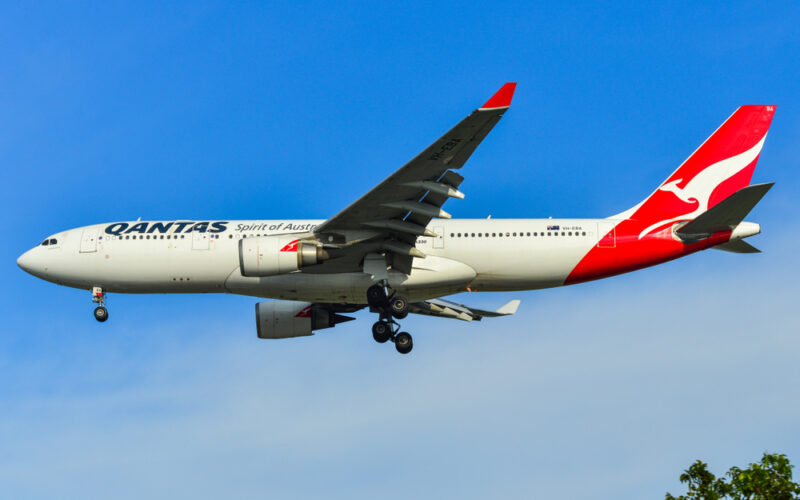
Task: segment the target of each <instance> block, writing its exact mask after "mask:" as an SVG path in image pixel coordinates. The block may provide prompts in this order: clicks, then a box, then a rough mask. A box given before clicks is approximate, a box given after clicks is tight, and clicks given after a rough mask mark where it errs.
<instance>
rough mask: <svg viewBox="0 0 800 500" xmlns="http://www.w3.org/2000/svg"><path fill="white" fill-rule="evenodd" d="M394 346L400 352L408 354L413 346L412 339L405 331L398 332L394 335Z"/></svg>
mask: <svg viewBox="0 0 800 500" xmlns="http://www.w3.org/2000/svg"><path fill="white" fill-rule="evenodd" d="M394 348H395V349H397V352H399V353H400V354H408V353H410V352H411V349H413V348H414V340H413V339H412V338H411V335H409V334H408V333H406V332H400V333H398V334H397V335H395V336H394Z"/></svg>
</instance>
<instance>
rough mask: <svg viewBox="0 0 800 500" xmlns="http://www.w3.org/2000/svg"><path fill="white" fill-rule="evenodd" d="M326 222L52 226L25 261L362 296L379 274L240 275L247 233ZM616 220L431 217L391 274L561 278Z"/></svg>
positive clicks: (85, 272) (195, 283)
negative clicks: (403, 268) (407, 268)
mask: <svg viewBox="0 0 800 500" xmlns="http://www.w3.org/2000/svg"><path fill="white" fill-rule="evenodd" d="M322 222H323V221H321V220H299V221H267V220H264V221H262V220H259V221H255V220H253V221H224V222H214V221H212V222H206V223H197V222H194V221H192V222H188V221H185V222H182V223H180V224H179V222H172V223H170V222H161V223H160V225H158V224H159V223H154V222H140V221H135V222H127V223H108V224H99V225H94V226H86V227H81V228H77V229H72V230H68V231H64V232H61V233H58V234H56V235H53V236H51V237H50V239H51V241H52V240H53V239H55V240H56V244H52V245H47V246H38V247H35V248H33V249H31V250H30V251H29V252H28V253H26V254H25V255H24V256H23V257H22V258H21V259H20V262H25V263H27V264H26V265H27V266H28V269H30V272H32V273H33V274H35V275H37V276H39V277H40V278H43V279H46V280H48V281H52V282H54V283H58V284H62V285H66V286H71V287H75V288H82V289H91V288H92V287H102V289H103V290H104V291H106V292H118V293H211V292H224V293H235V294H241V295H252V296H257V297H266V298H275V299H289V300H302V301H309V302H348V303H355V304H361V303H365V302H366V300H365V296H364V290H365V289H366V288H367V287H368V286H369V285H370V284H372V283H373V276H371V275H369V274H366V273H364V272H347V273H330V274H319V273H315V272H310V271H308V270H305V269H301V270H300V271H297V272H293V273H289V274H283V275H278V276H270V277H262V278H255V277H244V276H242V274H241V271H240V268H239V265H240V264H239V240H240V239H243V238H253V237H258V236H268V235H270V236H271V235H277V234H289V233H297V234H305V235H308V234H309V231H312V230H313V228H314V227H316V226H317V225H319V224H321V223H322ZM613 225H614V222H613V221H609V220H607V219H600V220H597V219H560V220H554V219H496V220H493V219H457V220H453V219H450V220H447V219H434V220H433V221H432V222H431V223H430V225H429V226H428V228H429V229H430V230H432V231H433V232H435V233H436V234H437V235H438V236H437V237H435V238H434V237H419V238H418V240H417V244H416V247H417V248H418V249H419V250H420V251H422V252H423V253H424V254H425V255H426V256H427V257H426V258H415V259H414V263H413V269H412V272H411V274H410V275H408V276H407V275H405V274H401V273H397V272H393V271H389V281H390V283H391V285H392V286H393V288H395V289H397V290H400V291H402V292H403V293H405V294H407V296H408V297H409V299H411V300H422V299H426V298H432V297H439V296H444V295H449V294H452V293H457V292H460V291H466V290H473V291H476V290H481V291H501V290H526V289H538V288H548V287H554V286H560V285H563V284H564V282H565V280H566V278H567V276H568V275H569V273H570V272H571V271H572V270H573V269H574V268H575V266H576V265H577V264H578V262H580V260H581V259H582V258H583V257H584V256H585V255H586V254H587V253H588V252H589V251H590V250H591V249H592V248H593V247H594V246H596V245H597V244H598V241H599V236H598V235H600V236H602V234H605V233H607V232H608V230H609V228H611V227H613ZM154 226H155V227H154ZM165 227H166V229H164V228H165ZM556 228H557V229H556ZM187 231H189V232H187ZM212 231H213V232H212ZM601 233H602V234H601Z"/></svg>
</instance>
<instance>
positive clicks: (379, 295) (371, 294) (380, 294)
mask: <svg viewBox="0 0 800 500" xmlns="http://www.w3.org/2000/svg"><path fill="white" fill-rule="evenodd" d="M386 300H387V297H386V290H385V289H384V288H383V287H382V286H380V285H372V286H371V287H369V288H367V304H369V305H370V307H375V308H380V307H383V306H384V305H385V304H386Z"/></svg>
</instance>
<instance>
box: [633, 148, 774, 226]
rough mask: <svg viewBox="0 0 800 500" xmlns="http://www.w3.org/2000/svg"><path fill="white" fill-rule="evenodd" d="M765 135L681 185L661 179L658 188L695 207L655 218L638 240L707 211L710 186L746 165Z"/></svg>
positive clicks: (752, 158)
mask: <svg viewBox="0 0 800 500" xmlns="http://www.w3.org/2000/svg"><path fill="white" fill-rule="evenodd" d="M766 138H767V134H764V137H762V138H761V140H760V141H758V142H757V143H756V145H755V146H753V147H752V148H750V149H748V150H747V151H745V152H744V153H739V154H738V155H736V156H731V157H730V158H726V159H724V160H720V161H718V162H717V163H714V164H713V165H709V166H708V167H706V168H704V169H703V170H701V171H700V173H698V174H697V175H695V176H694V177H693V178H692V180H690V181H689V182H688V183H687V184H686V186H685V187H683V188H679V187H678V184H680V182H681V181H683V179H682V178H681V179H676V180H674V181H669V182H665V183H664V184H663V185H662V186H661V187H659V188H658V190H659V191H669V192H670V193H672V194H674V195H675V196H677V197H678V198H679V199H680V200H681V201H683V202H685V203H692V202H697V208H695V209H694V211H693V212H689V213H685V214H682V215H679V216H677V217H673V218H671V219H665V220H662V221H658V222H656V223H655V224H652V225H650V226H648V227H647V228H646V229H645V230H644V231H642V232H641V233H640V234H639V239H640V240H641V239H642V238H644V237H645V236H646V235H648V234H650V233H651V232H652V231H653V230H654V229H656V228H658V227H661V226H663V225H665V224H669V223H672V222H675V221H679V220H687V219H694V218H695V217H697V216H698V215H700V214H702V213H703V212H705V211H706V210H708V199H709V198H710V197H711V193H712V192H714V189H716V187H717V186H719V185H720V184H722V183H723V182H725V181H726V180H728V179H730V178H731V177H733V176H734V175H736V174H737V173H739V172H741V171H742V170H743V169H744V168H745V167H747V166H748V165H750V164H751V163H752V162H753V160H755V159H756V158H757V157H758V155H759V153H761V147H762V146H763V145H764V140H765V139H766Z"/></svg>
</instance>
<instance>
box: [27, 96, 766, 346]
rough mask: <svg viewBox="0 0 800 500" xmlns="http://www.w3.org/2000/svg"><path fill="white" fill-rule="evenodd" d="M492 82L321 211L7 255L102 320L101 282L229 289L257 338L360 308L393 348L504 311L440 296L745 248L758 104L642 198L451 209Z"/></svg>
mask: <svg viewBox="0 0 800 500" xmlns="http://www.w3.org/2000/svg"><path fill="white" fill-rule="evenodd" d="M515 88H516V83H514V82H509V83H506V84H505V85H503V86H502V87H501V88H500V90H498V91H497V92H496V93H495V94H494V95H493V96H492V97H491V98H490V99H489V100H488V101H487V102H486V103H485V104H484V105H483V106H481V107H480V108H478V109H476V110H475V111H473V112H472V113H471V114H470V115H469V116H467V117H466V118H464V119H463V120H462V121H461V122H459V123H458V124H457V125H456V126H455V127H453V128H452V129H451V130H450V131H448V132H447V133H446V134H444V135H443V136H442V137H441V138H439V139H438V140H437V141H436V142H434V143H433V144H431V145H430V146H429V147H428V148H427V149H425V150H424V151H422V152H421V153H420V154H419V155H417V156H416V157H415V158H414V159H412V160H411V161H409V162H408V163H407V164H406V165H404V166H403V167H402V168H400V169H399V170H397V171H395V172H394V173H393V174H391V175H390V176H389V177H387V178H386V179H385V180H384V181H383V182H381V183H380V184H378V185H377V186H375V187H374V188H373V189H372V190H370V191H369V192H367V193H366V194H364V195H363V196H361V197H360V198H358V199H357V200H356V201H354V202H353V203H352V204H350V205H349V206H347V207H346V208H344V209H343V210H342V211H340V212H339V213H337V214H336V215H334V216H333V217H331V218H329V219H327V220H240V221H233V220H222V221H219V220H215V221H210V220H209V221H193V220H172V221H142V220H136V221H122V222H110V223H105V224H95V225H91V226H85V227H79V228H76V229H70V230H67V231H61V232H59V233H56V234H54V235H52V236H48V237H47V238H45V240H44V241H42V243H41V244H39V245H38V246H36V247H34V248H32V249H30V250H28V251H27V252H25V253H24V254H23V255H22V256H20V257H19V259H18V260H17V264H18V265H19V267H20V268H22V269H23V270H24V271H26V272H28V273H30V274H32V275H34V276H36V277H38V278H41V279H44V280H47V281H50V282H53V283H56V284H59V285H65V286H69V287H74V288H79V289H84V290H90V291H91V293H92V300H93V301H94V302H95V303H96V304H97V307H96V308H95V309H94V317H95V319H96V320H97V321H100V322H104V321H106V320H107V319H108V317H109V313H108V310H107V309H106V307H105V299H106V294H107V293H232V294H239V295H247V296H253V297H260V298H268V299H273V300H268V301H263V302H259V303H257V304H256V306H255V310H256V311H255V312H256V327H257V328H256V330H257V334H258V337H259V338H263V339H278V338H291V337H301V336H308V335H313V334H314V332H315V331H318V330H321V329H325V328H330V327H333V326H335V325H337V324H339V323H342V322H345V321H350V320H353V319H355V318H353V317H352V316H347V315H346V314H348V313H353V312H355V311H358V310H361V309H364V308H369V311H371V312H373V313H376V314H377V315H378V321H377V322H375V323H374V325H373V326H372V335H373V338H374V339H375V340H376V341H377V342H380V343H385V342H389V341H392V343H394V345H395V348H396V350H397V351H398V352H400V353H401V354H407V353H409V352H410V351H411V350H412V347H413V339H412V337H411V335H410V334H409V333H408V332H403V331H400V324H399V320H402V319H403V318H405V317H406V316H407V315H408V314H410V313H411V314H422V315H429V316H436V317H441V318H453V319H459V320H463V321H478V320H481V319H483V318H491V317H499V316H508V315H511V314H514V313H515V312H516V310H517V308H518V306H519V304H520V301H519V300H513V301H511V302H509V303H508V304H506V305H504V306H502V307H500V308H499V309H497V310H483V309H478V308H475V307H469V306H467V305H463V304H459V303H456V302H452V301H449V300H445V299H443V298H442V297H445V296H447V295H451V294H455V293H460V292H464V291H472V292H475V291H486V292H490V291H521V290H535V289H543V288H550V287H557V286H564V285H573V284H577V283H582V282H586V281H590V280H597V279H600V278H606V277H609V276H615V275H618V274H621V273H627V272H630V271H634V270H637V269H642V268H645V267H649V266H653V265H656V264H660V263H663V262H667V261H670V260H673V259H676V258H678V257H683V256H686V255H689V254H692V253H695V252H698V251H700V250H705V249H708V248H715V249H720V250H726V251H729V252H736V253H755V252H759V250H758V249H756V248H755V247H753V246H752V245H750V244H749V243H747V242H745V241H744V239H745V238H747V237H750V236H753V235H756V234H758V233H759V232H760V231H761V227H760V226H759V224H756V223H753V222H746V221H744V218H745V217H746V216H747V214H748V213H749V212H750V211H751V210H752V208H753V207H754V206H755V205H756V204H757V203H758V202H759V201H760V200H761V198H762V197H763V196H764V195H765V194H766V192H767V191H768V190H769V189H770V188H771V187H772V185H773V184H774V183H767V184H753V185H751V184H750V181H751V178H752V176H753V171H754V169H755V166H756V162H757V161H758V157H759V155H760V153H761V148H762V146H763V145H764V140H765V138H766V135H767V130H768V129H769V126H770V123H771V121H772V117H773V115H774V113H775V106H773V105H746V106H741V107H740V108H738V109H737V110H736V111H735V112H734V113H733V115H731V116H730V117H729V118H728V119H727V120H726V121H725V122H724V123H723V124H722V125H721V126H720V127H719V128H718V129H717V130H716V131H715V132H714V133H713V134H712V135H711V136H710V137H709V138H708V139H707V140H706V141H705V142H703V144H702V145H701V146H700V147H699V148H698V149H697V150H696V151H695V152H694V153H692V154H691V155H690V156H689V158H688V159H687V160H686V161H684V162H683V163H682V164H681V165H680V166H679V167H678V169H677V170H675V172H673V173H672V175H670V176H669V177H668V178H667V179H666V180H665V181H664V182H663V183H662V184H661V185H659V186H658V187H657V188H656V189H655V191H653V193H652V194H650V196H648V197H647V198H645V199H644V200H643V201H642V202H640V203H639V204H637V205H636V206H634V207H632V208H630V209H628V210H626V211H624V212H621V213H619V214H617V215H613V216H611V217H606V218H601V219H552V218H548V219H491V218H489V219H453V218H452V217H451V216H450V214H448V213H447V212H445V211H444V210H443V209H442V206H443V205H444V203H445V202H446V201H448V200H449V199H450V198H456V199H463V198H464V194H463V193H462V192H461V191H459V187H460V185H461V183H462V181H463V180H464V177H462V176H461V175H460V174H459V173H458V171H459V170H460V169H461V168H462V167H463V166H464V164H465V163H466V161H467V159H468V158H469V157H470V155H471V154H472V152H473V151H474V150H475V148H476V147H477V146H478V145H479V144H480V143H481V141H482V140H483V139H484V138H485V137H486V135H487V134H488V133H489V132H490V131H491V130H492V128H494V126H495V125H496V124H497V123H498V121H499V120H500V118H501V117H502V116H503V114H504V113H505V112H506V111H507V110H508V109H509V106H510V105H511V100H512V97H513V95H514V91H515Z"/></svg>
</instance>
